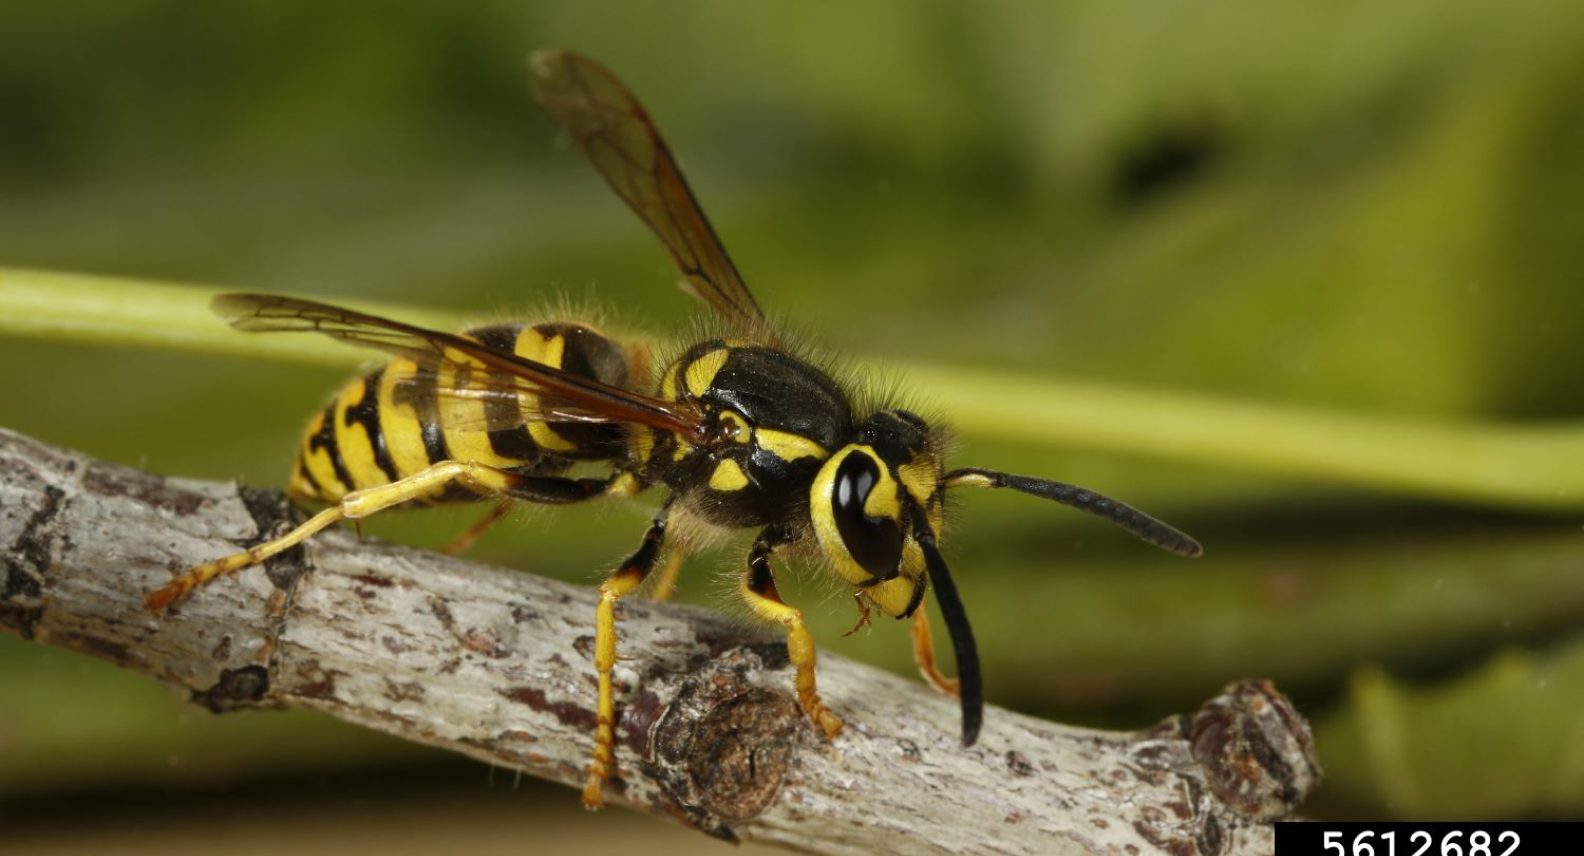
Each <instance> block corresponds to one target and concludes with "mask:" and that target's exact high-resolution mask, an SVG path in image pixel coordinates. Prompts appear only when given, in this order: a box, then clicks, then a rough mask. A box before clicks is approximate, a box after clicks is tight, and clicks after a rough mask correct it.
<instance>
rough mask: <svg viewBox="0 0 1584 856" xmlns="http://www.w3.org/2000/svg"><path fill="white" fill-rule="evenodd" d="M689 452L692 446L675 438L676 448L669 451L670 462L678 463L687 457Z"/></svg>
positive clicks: (679, 438)
mask: <svg viewBox="0 0 1584 856" xmlns="http://www.w3.org/2000/svg"><path fill="white" fill-rule="evenodd" d="M691 451H693V444H692V443H689V442H688V441H686V440H684V439H682V438H681V437H678V438H676V448H675V449H672V450H671V460H673V461H680V460H682V459H683V458H685V457H687V456H688V453H689V452H691Z"/></svg>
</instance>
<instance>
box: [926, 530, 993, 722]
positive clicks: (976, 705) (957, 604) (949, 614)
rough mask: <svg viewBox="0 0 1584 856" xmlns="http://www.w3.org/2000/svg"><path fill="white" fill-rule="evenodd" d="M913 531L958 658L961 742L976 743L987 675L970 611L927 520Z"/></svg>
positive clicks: (982, 718)
mask: <svg viewBox="0 0 1584 856" xmlns="http://www.w3.org/2000/svg"><path fill="white" fill-rule="evenodd" d="M913 531H914V532H916V533H918V534H917V535H916V536H915V537H916V538H917V540H918V545H919V548H920V549H922V550H923V551H924V564H925V566H926V567H928V569H929V576H930V581H931V582H932V583H934V588H935V602H936V603H938V604H940V610H941V618H942V619H943V620H944V621H945V622H946V630H947V632H948V633H950V634H951V641H952V653H953V655H954V656H955V657H956V658H957V681H958V686H957V694H958V697H959V698H960V699H961V700H962V742H963V745H964V746H972V745H974V741H976V740H978V739H979V726H981V725H983V724H984V676H983V675H981V674H980V672H979V646H978V644H977V643H975V642H974V637H973V628H972V627H970V626H969V625H968V611H967V610H965V609H963V602H962V598H961V597H959V596H958V595H957V584H956V583H954V582H952V577H951V571H949V570H947V568H946V560H945V559H944V558H942V557H941V554H940V549H939V548H937V547H936V546H935V538H934V536H933V535H930V534H929V532H930V529H929V525H928V523H927V522H925V521H923V520H918V521H915V523H914V527H913Z"/></svg>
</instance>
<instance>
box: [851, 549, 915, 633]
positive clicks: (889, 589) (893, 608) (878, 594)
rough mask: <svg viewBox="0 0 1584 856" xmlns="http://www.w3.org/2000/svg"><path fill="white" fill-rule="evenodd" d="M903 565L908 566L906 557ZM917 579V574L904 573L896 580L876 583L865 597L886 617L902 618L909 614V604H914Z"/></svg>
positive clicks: (865, 590) (866, 591) (866, 590)
mask: <svg viewBox="0 0 1584 856" xmlns="http://www.w3.org/2000/svg"><path fill="white" fill-rule="evenodd" d="M908 544H909V546H912V547H914V548H915V549H917V545H914V544H913V543H912V542H911V541H910V542H908ZM902 564H903V566H904V567H905V566H906V565H907V561H906V557H905V556H904V560H903V562H902ZM916 578H917V575H916V574H909V573H907V572H906V571H903V573H902V575H901V576H899V577H897V578H896V579H891V580H886V581H885V582H883V583H876V584H875V585H872V586H870V587H869V588H866V589H864V590H863V592H864V597H866V598H868V599H869V602H870V603H872V604H874V605H875V606H876V607H878V608H879V609H880V611H881V612H884V613H885V614H886V615H889V616H891V617H892V618H900V617H901V616H902V613H904V612H907V608H908V604H910V603H912V602H913V587H914V586H915V585H917V583H915V582H914V580H915V579H916Z"/></svg>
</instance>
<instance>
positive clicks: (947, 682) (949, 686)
mask: <svg viewBox="0 0 1584 856" xmlns="http://www.w3.org/2000/svg"><path fill="white" fill-rule="evenodd" d="M913 661H914V662H916V663H918V668H919V674H921V675H923V676H924V680H926V681H929V682H930V685H931V686H933V687H935V689H938V690H940V691H941V692H943V693H945V694H947V695H949V696H951V697H953V698H956V697H957V693H958V683H959V682H958V681H957V679H956V678H948V677H946V676H945V675H943V674H941V672H940V669H938V668H936V667H935V637H934V636H933V635H931V634H930V624H929V617H928V616H926V615H925V614H924V604H922V603H920V604H919V605H918V608H917V609H915V610H913Z"/></svg>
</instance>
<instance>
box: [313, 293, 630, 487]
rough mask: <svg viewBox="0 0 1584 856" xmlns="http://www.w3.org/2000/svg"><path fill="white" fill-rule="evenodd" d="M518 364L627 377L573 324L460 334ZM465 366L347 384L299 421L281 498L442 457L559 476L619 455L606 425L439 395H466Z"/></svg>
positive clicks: (382, 372)
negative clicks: (547, 418)
mask: <svg viewBox="0 0 1584 856" xmlns="http://www.w3.org/2000/svg"><path fill="white" fill-rule="evenodd" d="M463 335H464V336H466V337H467V338H470V339H473V340H475V341H478V342H482V343H483V344H486V345H489V346H491V347H494V348H498V349H500V350H503V351H511V352H514V353H516V354H517V355H518V356H520V357H524V358H526V359H530V360H534V361H536V362H540V363H544V364H546V365H550V366H555V367H557V368H561V369H564V370H566V371H569V372H573V373H575V374H580V375H584V376H586V377H591V378H594V379H595V380H598V381H601V382H602V383H607V384H610V385H612V386H618V387H624V388H625V387H626V386H627V385H628V382H629V378H630V376H631V375H632V373H633V372H632V367H631V366H630V365H629V363H628V359H629V358H628V355H627V353H626V351H624V350H623V349H622V347H621V346H620V345H618V344H616V343H615V342H613V341H611V340H610V339H607V338H606V337H604V336H602V335H600V334H599V333H596V332H594V331H593V330H590V329H589V328H587V327H584V326H582V325H578V324H560V323H550V324H535V325H526V324H500V325H493V326H489V327H477V328H474V329H472V330H468V331H467V332H465V333H464V334H463ZM466 372H467V369H457V368H453V367H451V366H442V367H441V368H440V369H439V371H438V373H434V372H428V371H419V369H418V367H417V365H416V364H414V363H413V362H412V361H411V360H406V359H396V360H392V361H391V362H389V363H387V364H385V365H384V366H382V367H381V368H379V369H376V370H375V371H373V372H371V373H369V374H368V375H365V376H364V377H361V378H358V379H356V380H353V381H352V382H351V383H348V384H347V385H346V386H345V387H343V388H342V390H341V392H340V394H338V395H337V396H336V397H335V400H333V401H331V402H330V404H329V405H327V406H326V407H325V409H324V410H322V411H320V412H319V413H318V414H317V415H315V416H314V417H313V419H311V420H309V422H308V427H307V430H306V431H305V432H304V433H303V438H302V444H301V446H300V447H299V448H298V450H297V462H296V465H295V467H294V468H293V470H292V478H291V486H290V488H289V492H290V494H291V495H292V496H293V497H294V498H297V499H303V500H312V501H318V502H336V501H338V500H340V499H341V497H343V496H345V495H346V494H347V493H350V492H351V491H354V490H361V489H364V488H370V487H378V486H380V485H385V484H390V483H391V482H394V481H397V480H399V479H403V478H406V477H408V476H411V475H414V474H415V473H418V472H420V471H422V470H423V469H424V468H426V467H428V466H430V465H431V464H435V463H438V462H440V461H445V460H458V461H477V462H479V463H483V464H488V465H489V466H493V467H500V468H501V469H511V470H517V471H522V472H532V473H534V474H552V473H557V472H560V471H562V470H565V469H566V468H567V467H568V466H570V465H571V464H572V462H573V461H576V460H602V459H615V458H620V457H622V456H624V454H625V450H624V442H625V440H624V429H623V428H622V426H620V425H616V424H587V423H569V422H556V423H545V422H543V421H539V420H537V419H532V418H525V415H524V408H528V411H529V412H530V413H531V412H532V409H533V407H534V402H533V400H532V398H531V397H529V396H527V395H526V394H525V395H524V396H523V399H524V400H522V401H521V402H515V401H505V400H501V399H500V398H493V399H485V400H481V399H477V398H472V399H470V398H466V397H463V396H458V395H445V394H441V393H440V392H439V391H438V389H439V388H440V387H446V388H452V389H468V388H469V387H468V380H467V376H466ZM473 498H475V496H474V494H472V493H471V492H470V491H467V490H466V489H465V488H461V487H459V486H452V487H449V488H447V489H446V491H445V492H443V493H442V494H440V495H437V496H431V497H429V501H430V502H440V501H465V500H469V499H473Z"/></svg>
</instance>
